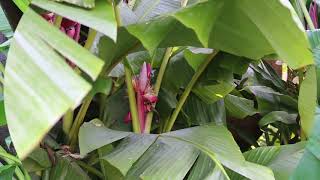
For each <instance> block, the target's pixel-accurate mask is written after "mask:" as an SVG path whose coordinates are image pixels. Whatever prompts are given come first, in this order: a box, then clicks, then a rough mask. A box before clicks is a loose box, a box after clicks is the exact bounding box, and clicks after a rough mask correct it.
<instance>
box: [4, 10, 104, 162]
mask: <svg viewBox="0 0 320 180" xmlns="http://www.w3.org/2000/svg"><path fill="white" fill-rule="evenodd" d="M62 56H64V57H66V58H68V59H69V60H70V61H72V62H73V63H74V64H75V65H77V66H78V67H79V68H80V69H81V70H82V71H83V72H85V73H86V74H88V75H89V76H90V77H91V78H92V79H93V80H95V79H96V78H97V76H98V74H99V72H100V71H101V69H102V66H103V61H102V60H100V59H98V58H97V57H95V56H93V55H92V54H91V53H90V52H89V51H87V50H85V49H84V48H82V47H81V46H80V45H78V44H77V43H76V42H74V41H73V40H72V39H70V38H67V36H66V35H64V34H63V33H62V32H60V31H59V30H58V29H57V28H55V27H53V26H52V25H50V24H49V23H47V22H46V21H45V20H44V19H42V18H41V17H40V16H39V15H37V14H36V13H35V12H34V11H33V10H31V9H29V10H28V11H26V12H25V14H24V16H23V18H22V19H21V22H20V24H19V26H18V28H17V30H16V32H15V35H14V38H13V40H12V44H11V48H10V51H9V54H8V61H7V64H6V71H5V83H4V97H5V108H6V109H5V110H6V117H7V119H10V121H9V122H8V126H9V130H10V134H11V138H12V141H13V143H14V145H15V148H16V150H17V153H18V155H19V157H20V158H24V157H25V156H26V155H27V153H29V152H30V151H31V150H32V148H33V147H34V146H35V145H36V144H37V143H38V142H39V141H40V140H41V138H42V137H43V136H44V135H45V133H47V132H48V131H49V129H50V128H51V127H52V126H53V125H54V124H55V123H56V122H57V121H58V120H59V118H60V117H61V116H62V115H63V114H64V113H65V112H66V111H67V110H68V109H70V108H75V107H76V106H77V105H79V104H80V102H81V100H82V98H83V97H84V96H85V95H86V94H87V93H88V91H89V90H90V84H89V83H88V82H87V81H86V80H84V79H83V78H81V77H80V76H79V75H77V74H76V73H75V72H74V71H73V70H72V69H71V67H69V65H68V64H67V63H66V61H65V58H63V57H62ZM44 82H45V83H44Z"/></svg>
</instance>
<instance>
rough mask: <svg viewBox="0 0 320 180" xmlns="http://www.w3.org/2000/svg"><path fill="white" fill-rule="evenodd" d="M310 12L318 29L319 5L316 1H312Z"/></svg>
mask: <svg viewBox="0 0 320 180" xmlns="http://www.w3.org/2000/svg"><path fill="white" fill-rule="evenodd" d="M309 14H310V17H311V20H312V22H313V25H314V27H315V28H316V29H317V28H318V5H317V3H316V2H315V1H312V2H311V3H310V8H309Z"/></svg>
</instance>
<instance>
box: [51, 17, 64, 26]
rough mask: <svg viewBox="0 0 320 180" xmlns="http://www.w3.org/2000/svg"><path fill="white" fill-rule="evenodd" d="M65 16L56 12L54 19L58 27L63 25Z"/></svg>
mask: <svg viewBox="0 0 320 180" xmlns="http://www.w3.org/2000/svg"><path fill="white" fill-rule="evenodd" d="M62 19H63V17H62V16H59V15H58V14H56V18H55V20H54V23H53V24H54V26H56V27H57V28H60V26H61V22H62Z"/></svg>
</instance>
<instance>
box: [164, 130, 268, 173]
mask: <svg viewBox="0 0 320 180" xmlns="http://www.w3.org/2000/svg"><path fill="white" fill-rule="evenodd" d="M162 136H164V137H166V136H168V137H172V138H177V139H179V140H182V141H186V142H188V143H190V144H192V145H194V146H195V147H197V148H199V149H200V150H201V151H203V152H204V153H206V154H207V155H209V156H210V157H211V158H213V160H215V158H217V159H218V160H219V161H220V162H221V164H223V165H224V166H226V167H228V168H229V169H231V170H233V171H235V172H237V173H239V174H241V175H243V176H245V177H248V178H250V179H255V178H258V177H260V178H261V177H263V179H274V177H273V173H272V171H271V170H270V169H268V168H266V167H263V166H259V165H257V164H253V163H250V162H246V161H245V159H244V157H243V156H242V154H241V151H240V149H239V147H238V146H237V144H236V142H235V141H234V140H233V137H232V135H231V133H230V132H229V131H228V130H227V129H226V128H225V127H224V126H216V125H205V126H199V127H194V128H188V129H184V130H179V131H173V132H169V133H165V134H163V135H162ZM215 162H217V161H216V160H215ZM220 169H221V168H220Z"/></svg>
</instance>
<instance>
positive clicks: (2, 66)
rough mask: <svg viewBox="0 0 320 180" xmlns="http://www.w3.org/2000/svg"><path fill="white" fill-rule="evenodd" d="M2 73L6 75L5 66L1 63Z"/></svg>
mask: <svg viewBox="0 0 320 180" xmlns="http://www.w3.org/2000/svg"><path fill="white" fill-rule="evenodd" d="M0 72H1V73H2V74H4V72H5V70H4V65H3V64H2V63H0Z"/></svg>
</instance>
